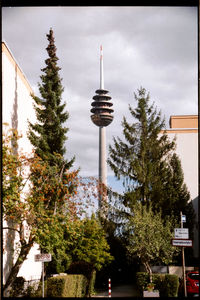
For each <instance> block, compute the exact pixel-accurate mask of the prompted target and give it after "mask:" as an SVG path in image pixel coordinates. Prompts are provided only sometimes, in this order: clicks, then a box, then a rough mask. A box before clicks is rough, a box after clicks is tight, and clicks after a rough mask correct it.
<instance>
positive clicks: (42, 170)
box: [2, 130, 78, 296]
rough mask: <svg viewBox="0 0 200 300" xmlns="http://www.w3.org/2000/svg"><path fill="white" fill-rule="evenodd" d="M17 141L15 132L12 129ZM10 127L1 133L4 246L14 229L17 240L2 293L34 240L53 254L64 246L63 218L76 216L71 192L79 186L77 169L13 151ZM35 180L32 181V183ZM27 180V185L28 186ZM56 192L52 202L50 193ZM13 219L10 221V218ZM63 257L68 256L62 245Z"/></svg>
mask: <svg viewBox="0 0 200 300" xmlns="http://www.w3.org/2000/svg"><path fill="white" fill-rule="evenodd" d="M14 134H15V136H14V139H15V141H16V142H17V139H18V135H17V132H14ZM12 141H13V131H12V130H11V133H10V131H9V130H8V132H5V134H4V135H3V147H2V150H3V151H2V153H3V164H2V166H3V168H2V173H3V179H4V180H3V185H2V195H3V232H5V234H4V244H3V245H4V247H5V246H6V242H7V241H6V240H7V238H8V235H9V234H10V232H11V233H13V232H14V233H15V234H14V236H13V238H14V239H15V237H17V238H18V239H17V240H16V243H15V244H14V245H13V248H12V249H9V251H10V252H11V253H12V254H13V255H12V261H13V257H14V256H15V257H16V260H15V261H14V262H13V265H12V267H11V270H10V273H9V274H8V277H7V279H6V283H5V286H4V294H5V295H6V296H7V295H9V294H10V291H11V289H12V287H13V286H14V283H15V280H16V277H17V274H18V272H19V270H20V268H21V266H22V264H23V262H24V261H25V260H26V259H27V256H28V254H29V251H30V249H31V248H32V246H33V245H34V243H38V244H40V245H41V247H42V248H43V249H46V250H47V251H48V250H49V251H50V252H51V253H52V254H53V248H54V247H57V248H59V249H60V251H61V250H62V249H63V248H62V247H63V240H62V239H61V238H60V237H61V236H63V235H62V233H63V230H64V229H63V228H64V224H65V223H66V220H67V221H68V222H73V219H74V218H75V217H77V205H76V203H74V200H73V195H74V194H75V193H76V189H77V186H78V181H77V171H76V172H75V171H74V172H69V171H67V172H62V169H61V170H60V166H59V165H54V166H51V165H49V164H48V162H47V161H43V160H41V158H40V157H38V156H37V155H35V154H33V155H30V156H29V157H28V156H27V154H26V155H25V154H23V153H19V152H15V151H14V152H13V149H12V144H13V143H12ZM33 183H34V184H33ZM27 184H28V185H29V189H27ZM54 194H57V195H58V197H57V198H54V200H55V201H54V202H52V195H54ZM10 221H12V222H10ZM63 253H64V255H65V256H64V257H65V259H66V260H69V259H70V257H69V258H68V257H67V254H66V253H65V249H64V250H63Z"/></svg>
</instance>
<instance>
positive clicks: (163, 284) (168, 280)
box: [136, 272, 179, 297]
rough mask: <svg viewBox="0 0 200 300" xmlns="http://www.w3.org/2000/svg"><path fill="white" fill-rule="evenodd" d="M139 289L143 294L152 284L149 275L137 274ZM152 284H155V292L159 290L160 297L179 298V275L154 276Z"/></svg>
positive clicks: (144, 273)
mask: <svg viewBox="0 0 200 300" xmlns="http://www.w3.org/2000/svg"><path fill="white" fill-rule="evenodd" d="M136 282H137V287H138V289H139V291H140V292H141V294H142V293H143V291H144V290H145V289H146V287H147V284H148V283H149V282H150V276H149V273H146V272H137V274H136ZM152 282H153V283H154V284H155V287H154V290H159V292H160V297H177V295H178V287H179V280H178V276H177V275H172V274H152Z"/></svg>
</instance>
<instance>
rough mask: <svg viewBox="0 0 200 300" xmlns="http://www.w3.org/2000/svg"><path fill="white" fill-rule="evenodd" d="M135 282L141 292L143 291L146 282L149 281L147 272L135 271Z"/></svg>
mask: <svg viewBox="0 0 200 300" xmlns="http://www.w3.org/2000/svg"><path fill="white" fill-rule="evenodd" d="M136 282H137V287H138V289H139V291H140V292H141V293H143V291H144V289H145V288H146V286H147V284H148V283H149V274H148V273H145V272H137V273H136Z"/></svg>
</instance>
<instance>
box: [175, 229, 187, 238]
mask: <svg viewBox="0 0 200 300" xmlns="http://www.w3.org/2000/svg"><path fill="white" fill-rule="evenodd" d="M174 237H175V238H176V239H186V240H187V239H189V231H188V228H175V229H174Z"/></svg>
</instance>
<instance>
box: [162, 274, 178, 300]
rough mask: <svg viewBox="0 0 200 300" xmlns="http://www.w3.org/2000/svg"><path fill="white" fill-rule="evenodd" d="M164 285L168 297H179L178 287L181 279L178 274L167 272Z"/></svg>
mask: <svg viewBox="0 0 200 300" xmlns="http://www.w3.org/2000/svg"><path fill="white" fill-rule="evenodd" d="M164 286H165V291H166V294H165V296H166V297H177V296H178V287H179V280H178V276H177V275H173V274H166V275H165V280H164Z"/></svg>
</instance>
